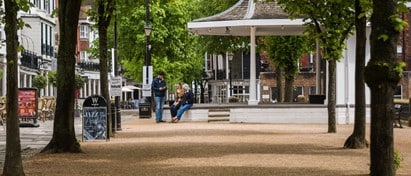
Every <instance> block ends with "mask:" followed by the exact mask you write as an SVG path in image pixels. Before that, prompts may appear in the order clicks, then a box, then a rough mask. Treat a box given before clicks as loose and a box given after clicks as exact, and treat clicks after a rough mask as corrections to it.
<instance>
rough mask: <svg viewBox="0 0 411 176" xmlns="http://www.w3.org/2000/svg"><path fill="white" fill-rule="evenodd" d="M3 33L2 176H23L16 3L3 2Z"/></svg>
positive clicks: (10, 0)
mask: <svg viewBox="0 0 411 176" xmlns="http://www.w3.org/2000/svg"><path fill="white" fill-rule="evenodd" d="M4 2H5V20H6V25H5V32H6V38H7V40H6V44H7V48H6V50H7V51H6V52H7V56H6V57H7V102H6V107H7V120H6V123H7V129H6V134H7V137H6V156H5V162H4V166H3V175H6V176H9V175H16V176H21V175H25V174H24V170H23V163H22V161H21V143H20V129H19V119H18V117H17V107H18V103H17V97H18V94H17V87H18V83H17V75H18V74H17V65H18V64H17V63H18V59H17V58H18V57H17V45H18V41H17V39H18V36H17V11H18V6H17V4H16V1H12V0H5V1H4Z"/></svg>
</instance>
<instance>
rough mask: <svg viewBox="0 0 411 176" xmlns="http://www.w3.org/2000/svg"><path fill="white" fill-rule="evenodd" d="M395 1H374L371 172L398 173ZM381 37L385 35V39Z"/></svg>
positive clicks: (368, 75) (369, 69)
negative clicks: (396, 147) (395, 104)
mask: <svg viewBox="0 0 411 176" xmlns="http://www.w3.org/2000/svg"><path fill="white" fill-rule="evenodd" d="M396 2H397V1H394V0H384V1H381V0H373V14H372V16H371V23H372V25H371V26H372V29H371V35H370V43H371V59H370V61H369V62H368V65H367V66H366V69H365V81H366V83H367V85H368V86H369V87H370V90H371V138H370V155H371V157H370V160H371V164H370V175H372V176H377V175H384V176H393V175H395V170H394V143H393V142H394V141H393V125H392V122H393V118H394V107H393V106H394V103H393V98H394V90H395V88H396V87H397V84H398V82H399V80H400V79H401V73H400V70H399V69H398V67H399V66H398V63H396V62H395V58H396V51H397V47H396V45H397V38H398V35H399V31H396V30H395V29H394V24H392V20H391V17H392V16H394V15H395V14H396V6H397V4H396ZM381 36H385V38H382V37H381Z"/></svg>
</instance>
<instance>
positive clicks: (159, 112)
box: [154, 97, 164, 122]
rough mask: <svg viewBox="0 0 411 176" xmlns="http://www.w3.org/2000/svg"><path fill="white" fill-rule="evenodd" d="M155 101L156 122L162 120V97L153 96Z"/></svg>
mask: <svg viewBox="0 0 411 176" xmlns="http://www.w3.org/2000/svg"><path fill="white" fill-rule="evenodd" d="M154 100H155V102H156V122H160V121H161V120H163V108H164V97H154Z"/></svg>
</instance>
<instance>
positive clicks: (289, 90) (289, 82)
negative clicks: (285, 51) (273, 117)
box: [284, 75, 294, 102]
mask: <svg viewBox="0 0 411 176" xmlns="http://www.w3.org/2000/svg"><path fill="white" fill-rule="evenodd" d="M293 83H294V78H293V77H291V76H288V75H287V76H285V85H284V91H285V94H284V102H292V101H293V94H294V86H293Z"/></svg>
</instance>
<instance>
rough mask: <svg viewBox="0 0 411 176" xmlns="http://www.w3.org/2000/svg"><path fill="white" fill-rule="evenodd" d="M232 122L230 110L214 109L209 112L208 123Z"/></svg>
mask: <svg viewBox="0 0 411 176" xmlns="http://www.w3.org/2000/svg"><path fill="white" fill-rule="evenodd" d="M225 121H226V122H228V121H230V109H225V108H213V109H209V110H208V122H225Z"/></svg>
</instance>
